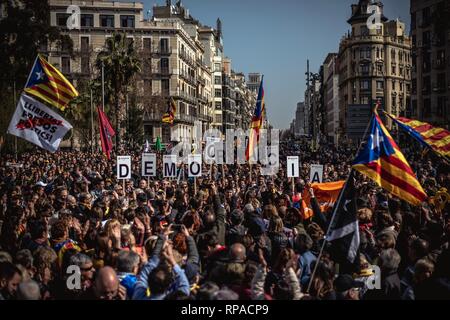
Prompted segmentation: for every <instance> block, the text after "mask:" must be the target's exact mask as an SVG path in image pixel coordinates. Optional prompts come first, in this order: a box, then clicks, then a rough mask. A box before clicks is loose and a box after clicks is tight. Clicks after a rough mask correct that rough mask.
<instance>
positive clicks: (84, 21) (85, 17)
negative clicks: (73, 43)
mask: <svg viewBox="0 0 450 320" xmlns="http://www.w3.org/2000/svg"><path fill="white" fill-rule="evenodd" d="M80 24H81V26H82V27H93V26H94V15H93V14H82V15H81V19H80Z"/></svg>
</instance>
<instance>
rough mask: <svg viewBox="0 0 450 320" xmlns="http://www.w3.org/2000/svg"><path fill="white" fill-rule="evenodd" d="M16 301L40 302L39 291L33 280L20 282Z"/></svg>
mask: <svg viewBox="0 0 450 320" xmlns="http://www.w3.org/2000/svg"><path fill="white" fill-rule="evenodd" d="M16 295H17V300H40V299H41V291H40V289H39V285H38V283H37V282H36V281H34V280H28V281H24V282H21V283H20V284H19V285H18V287H17V292H16Z"/></svg>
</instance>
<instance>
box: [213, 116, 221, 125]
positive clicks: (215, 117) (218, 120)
mask: <svg viewBox="0 0 450 320" xmlns="http://www.w3.org/2000/svg"><path fill="white" fill-rule="evenodd" d="M214 121H215V122H218V123H221V122H222V115H221V114H215V115H214Z"/></svg>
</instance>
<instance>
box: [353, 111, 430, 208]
mask: <svg viewBox="0 0 450 320" xmlns="http://www.w3.org/2000/svg"><path fill="white" fill-rule="evenodd" d="M369 126H370V127H369V132H370V134H369V136H368V139H367V141H366V145H365V146H364V147H363V148H362V150H361V151H360V152H359V154H358V155H357V156H356V158H355V160H354V161H353V168H354V169H356V170H357V171H359V172H360V173H362V174H364V175H366V176H367V177H369V178H370V179H372V180H373V181H375V182H376V183H377V184H378V185H379V186H380V187H382V188H383V189H385V190H387V191H388V192H390V193H392V194H393V195H395V196H396V197H398V198H400V199H402V200H405V201H407V202H409V203H410V204H413V205H419V204H420V203H421V202H423V201H424V200H425V199H426V198H427V195H426V194H425V192H424V191H423V189H422V186H421V185H420V183H419V181H417V178H416V175H415V174H414V172H413V171H412V169H411V167H410V166H409V164H408V162H407V161H406V159H405V156H404V155H403V154H402V152H401V151H400V149H399V147H398V146H397V144H396V143H395V141H394V140H393V139H392V137H391V135H390V134H389V132H388V131H387V129H386V127H385V126H384V125H383V122H382V121H381V119H380V117H379V115H378V113H377V111H376V110H375V112H374V114H373V116H372V119H371V121H370V124H369Z"/></svg>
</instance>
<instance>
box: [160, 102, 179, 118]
mask: <svg viewBox="0 0 450 320" xmlns="http://www.w3.org/2000/svg"><path fill="white" fill-rule="evenodd" d="M176 112H177V105H176V103H175V100H173V98H172V97H170V99H169V101H168V104H167V111H166V113H164V114H163V116H162V119H161V121H162V122H164V123H169V124H173V121H174V119H175V113H176Z"/></svg>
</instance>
